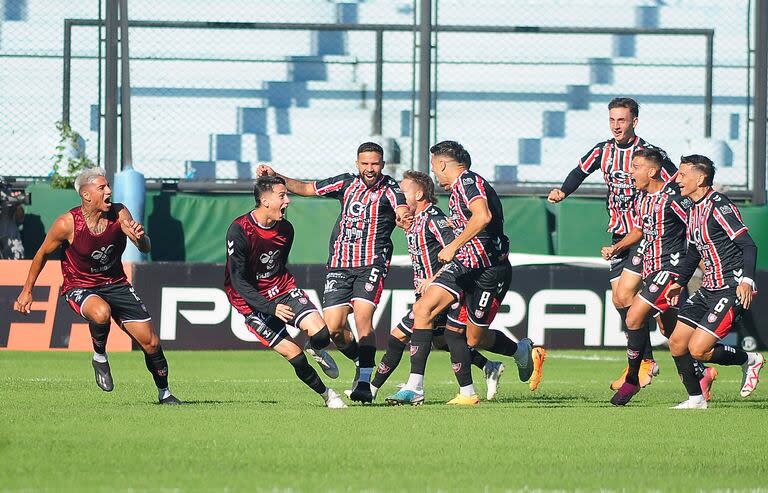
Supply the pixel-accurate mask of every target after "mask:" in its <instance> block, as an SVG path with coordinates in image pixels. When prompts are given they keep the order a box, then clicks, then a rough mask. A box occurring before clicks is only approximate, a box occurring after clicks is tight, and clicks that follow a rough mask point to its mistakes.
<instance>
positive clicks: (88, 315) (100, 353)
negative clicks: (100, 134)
mask: <svg viewBox="0 0 768 493" xmlns="http://www.w3.org/2000/svg"><path fill="white" fill-rule="evenodd" d="M105 174H106V172H105V171H104V170H103V169H101V168H94V169H89V170H86V171H83V172H82V173H80V174H79V175H78V176H77V178H76V179H75V190H77V193H78V194H80V198H81V204H80V205H79V206H78V207H75V208H73V209H71V210H70V211H68V212H67V213H65V214H63V215H61V216H59V217H58V218H57V219H56V221H55V222H54V223H53V226H52V227H51V229H50V231H48V235H47V236H46V237H45V241H43V244H42V245H41V246H40V249H39V250H38V251H37V253H36V254H35V258H34V259H33V260H32V265H31V266H30V268H29V274H28V275H27V280H26V282H25V283H24V287H23V288H22V291H21V294H20V295H19V297H18V299H17V300H16V302H15V303H14V309H15V310H17V311H19V312H21V313H29V312H30V310H31V305H32V288H33V287H34V285H35V282H36V281H37V278H38V276H39V275H40V272H41V271H42V270H43V266H44V265H45V263H46V261H47V260H48V257H49V256H50V255H51V254H52V253H54V252H55V251H56V250H57V249H59V248H61V249H62V261H61V273H62V277H63V278H64V282H63V285H62V287H61V292H62V294H63V296H64V297H65V299H66V300H67V303H69V305H70V306H71V307H72V309H73V310H74V311H75V312H76V313H77V314H78V315H80V316H82V317H83V318H85V319H86V320H88V328H89V330H90V332H91V338H92V341H93V350H94V354H93V368H94V371H95V373H96V384H97V385H98V386H99V387H100V388H101V389H102V390H104V391H106V392H110V391H111V390H112V389H113V388H114V385H113V381H112V374H111V371H110V368H109V362H108V360H107V353H106V346H107V336H108V335H109V326H110V319H114V320H115V322H117V324H118V325H119V326H120V327H121V328H122V329H123V330H124V331H125V332H127V333H128V335H130V336H131V338H132V339H133V340H134V341H136V342H137V343H138V344H139V345H140V346H141V349H142V351H144V358H145V361H146V364H147V369H148V370H149V372H150V373H151V374H152V378H153V379H154V380H155V384H156V385H157V388H158V399H159V401H160V403H161V404H181V402H180V401H179V400H178V399H177V398H176V397H174V396H173V394H171V391H170V390H169V389H168V362H167V361H166V359H165V355H164V354H163V349H162V348H161V347H160V339H159V338H158V337H157V334H155V331H154V329H153V328H152V319H151V317H150V316H149V313H148V312H147V309H146V307H145V306H144V303H142V301H141V299H140V298H139V297H138V295H137V294H136V292H135V291H134V290H133V286H131V284H130V283H129V282H128V279H127V278H126V276H125V272H124V271H123V264H122V262H121V261H120V257H121V256H122V254H123V251H124V250H125V244H126V238H128V239H130V240H131V242H133V244H135V245H136V247H137V248H138V249H139V251H141V252H144V253H146V252H149V251H150V249H151V245H150V241H149V236H147V235H146V233H145V232H144V228H143V227H142V226H141V224H139V223H138V222H136V221H134V220H133V217H131V213H130V211H129V210H128V209H127V208H126V207H124V206H123V205H122V204H113V203H112V200H111V199H112V190H111V189H110V187H109V183H108V182H107V179H106V177H105Z"/></svg>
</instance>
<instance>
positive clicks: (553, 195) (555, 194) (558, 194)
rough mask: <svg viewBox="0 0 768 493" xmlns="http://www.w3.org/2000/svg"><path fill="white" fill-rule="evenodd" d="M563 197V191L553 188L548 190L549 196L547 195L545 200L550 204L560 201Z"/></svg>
mask: <svg viewBox="0 0 768 493" xmlns="http://www.w3.org/2000/svg"><path fill="white" fill-rule="evenodd" d="M564 198H565V192H563V191H562V190H560V189H559V188H555V189H553V190H552V191H551V192H549V196H547V200H548V201H549V202H550V203H552V204H557V203H558V202H560V201H562V200H563V199H564Z"/></svg>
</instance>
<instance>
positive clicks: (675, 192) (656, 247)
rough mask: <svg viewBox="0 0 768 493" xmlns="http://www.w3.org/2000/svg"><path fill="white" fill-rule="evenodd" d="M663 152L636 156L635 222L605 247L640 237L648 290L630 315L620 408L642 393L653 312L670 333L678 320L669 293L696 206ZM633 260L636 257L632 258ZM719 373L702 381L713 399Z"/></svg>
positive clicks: (614, 249) (613, 250)
mask: <svg viewBox="0 0 768 493" xmlns="http://www.w3.org/2000/svg"><path fill="white" fill-rule="evenodd" d="M663 163H664V155H663V154H662V153H661V152H660V151H659V150H658V149H638V150H637V151H635V154H634V157H633V159H632V179H633V180H634V182H635V188H637V190H638V191H639V192H640V196H639V197H638V199H637V201H636V204H635V215H634V219H635V224H634V226H633V228H632V230H631V231H630V232H629V234H628V235H627V236H625V237H624V238H623V239H622V240H621V241H619V242H618V243H615V244H613V245H612V246H609V247H604V248H603V250H602V255H603V258H605V259H606V260H607V259H610V258H611V257H613V256H614V255H616V254H617V253H619V252H622V251H624V250H626V249H628V248H631V247H632V245H635V244H637V242H638V241H640V240H641V241H642V242H643V247H642V251H643V256H642V259H641V260H642V266H643V269H642V272H641V274H639V275H641V276H642V279H643V288H642V290H641V291H640V292H639V293H638V294H637V296H635V300H634V301H633V302H632V306H631V307H630V308H629V312H628V313H627V361H628V368H629V371H628V372H627V375H626V381H625V382H624V384H622V386H621V387H620V388H619V390H618V391H617V392H616V394H615V395H614V396H613V398H611V403H612V404H614V405H616V406H623V405H626V404H627V403H628V402H629V401H630V400H631V399H632V397H633V396H634V395H635V394H637V393H638V392H639V391H640V381H639V372H640V364H641V358H642V355H643V354H644V353H645V345H646V344H647V340H648V334H647V333H646V332H647V330H648V325H647V324H645V322H646V320H648V318H649V316H650V315H653V316H654V317H656V320H657V324H658V326H659V329H660V330H661V332H662V333H663V334H664V335H665V336H667V337H669V336H670V335H671V333H672V330H673V329H674V326H675V323H676V322H677V306H670V305H669V303H668V302H667V299H666V297H665V294H666V291H667V289H669V288H670V286H672V284H673V283H674V282H675V280H676V275H675V274H674V273H673V269H674V268H675V267H678V266H679V265H680V262H682V260H683V256H684V255H685V250H686V239H685V228H686V224H687V221H688V212H687V210H688V209H689V208H690V207H691V205H692V204H693V203H692V202H691V200H690V199H688V198H684V197H683V196H682V195H681V194H680V187H679V186H678V185H677V184H676V183H675V182H666V183H665V182H664V180H662V179H661V168H662V165H663ZM633 261H634V259H633ZM716 376H717V372H716V371H715V369H714V368H706V369H705V370H704V371H703V373H702V375H701V378H699V383H700V385H701V388H702V390H703V391H704V395H705V397H706V398H707V400H709V394H710V390H711V387H712V382H713V381H714V379H715V378H716Z"/></svg>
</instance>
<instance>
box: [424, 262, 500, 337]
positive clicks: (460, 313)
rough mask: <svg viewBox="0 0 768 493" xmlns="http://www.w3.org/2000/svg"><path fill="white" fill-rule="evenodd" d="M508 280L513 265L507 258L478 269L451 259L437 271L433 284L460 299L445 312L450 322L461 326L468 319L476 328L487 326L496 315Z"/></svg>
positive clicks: (456, 299) (464, 324)
mask: <svg viewBox="0 0 768 493" xmlns="http://www.w3.org/2000/svg"><path fill="white" fill-rule="evenodd" d="M511 282H512V266H511V265H510V263H509V261H508V260H505V261H504V262H503V263H501V264H499V265H495V266H492V267H486V268H481V269H468V268H467V267H464V265H462V264H461V263H459V262H456V261H454V262H451V263H450V264H447V265H446V266H445V267H443V269H441V270H440V272H439V274H438V275H437V278H435V281H434V284H437V285H439V286H440V287H442V288H444V289H445V290H446V291H448V292H450V293H451V294H453V296H454V299H455V301H458V302H459V303H454V304H453V306H451V309H450V310H449V311H448V320H449V321H450V322H451V325H456V326H458V327H462V326H466V323H467V321H469V322H472V323H473V324H474V325H477V326H478V327H488V326H489V325H491V322H493V319H494V318H495V317H496V313H498V311H499V307H500V306H501V302H502V301H503V300H504V297H505V296H506V294H507V291H508V290H509V285H510V284H511ZM462 294H463V299H462Z"/></svg>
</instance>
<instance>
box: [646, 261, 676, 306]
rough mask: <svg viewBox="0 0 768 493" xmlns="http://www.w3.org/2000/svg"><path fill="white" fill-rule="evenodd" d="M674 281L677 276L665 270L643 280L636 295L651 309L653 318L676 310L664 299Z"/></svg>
mask: <svg viewBox="0 0 768 493" xmlns="http://www.w3.org/2000/svg"><path fill="white" fill-rule="evenodd" d="M676 281H677V275H676V274H673V273H672V272H669V271H666V270H659V271H656V272H654V273H652V274H650V275H649V276H647V277H646V278H645V279H643V289H642V290H640V292H639V293H638V294H637V295H638V296H639V297H640V299H641V300H643V301H645V302H646V303H648V304H649V305H651V307H653V309H654V310H655V313H654V315H653V316H654V317H655V316H657V315H660V314H662V313H664V312H666V311H667V310H669V309H670V308H674V309H677V306H670V305H669V302H668V301H667V297H666V295H667V291H669V288H670V287H671V286H672V284H673V283H675V282H676Z"/></svg>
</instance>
